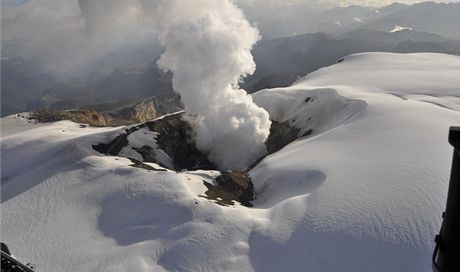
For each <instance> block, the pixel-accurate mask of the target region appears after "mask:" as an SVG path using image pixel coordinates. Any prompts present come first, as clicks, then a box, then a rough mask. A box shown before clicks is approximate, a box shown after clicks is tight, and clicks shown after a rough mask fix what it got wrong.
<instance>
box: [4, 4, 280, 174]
mask: <svg viewBox="0 0 460 272" xmlns="http://www.w3.org/2000/svg"><path fill="white" fill-rule="evenodd" d="M2 15H3V14H2ZM5 15H6V16H3V18H2V23H3V26H6V31H5V32H4V34H5V36H4V37H5V38H6V41H7V42H8V43H10V44H26V45H31V49H30V51H29V52H31V53H32V54H33V53H35V54H37V52H39V53H38V54H37V55H39V56H41V57H43V58H44V59H45V60H46V64H47V69H48V70H51V71H55V72H56V73H63V72H66V73H73V72H74V71H77V70H83V71H85V70H88V69H86V68H85V67H90V66H89V65H90V64H91V65H94V64H98V63H101V62H102V61H100V59H103V58H104V56H107V55H108V56H119V55H120V52H121V50H124V49H125V48H134V49H133V50H132V51H128V53H125V54H124V56H131V57H133V56H134V55H135V52H136V51H139V50H137V49H136V48H143V49H145V44H150V45H149V46H150V47H151V48H152V49H151V50H152V51H153V48H154V47H155V46H156V47H158V41H159V43H160V45H161V47H163V49H164V50H165V51H164V53H163V54H162V55H161V58H160V59H159V61H158V65H159V67H160V68H161V69H164V70H170V71H171V72H172V73H173V79H172V80H173V88H174V90H175V91H177V92H178V93H180V95H181V99H182V102H183V104H184V105H185V107H186V110H187V111H188V112H189V113H191V114H194V115H198V116H200V120H201V122H200V124H199V125H198V128H197V146H198V148H199V149H200V150H202V151H204V152H206V153H208V154H209V158H210V160H212V161H213V162H215V163H216V164H217V165H218V166H219V167H220V168H222V169H242V168H245V167H246V166H248V165H249V164H250V163H252V162H253V161H254V160H256V159H257V158H258V157H260V156H262V155H263V154H264V153H265V152H266V150H265V145H264V142H265V140H266V139H267V137H268V134H269V129H270V125H271V123H270V120H269V116H268V113H267V112H266V111H265V110H264V109H262V108H259V107H258V106H256V105H255V104H254V103H253V102H252V98H251V96H249V95H248V94H247V93H246V92H245V91H244V90H242V89H240V88H239V87H238V83H239V81H240V80H241V79H242V77H244V76H246V75H248V74H251V73H253V72H254V70H255V63H254V61H253V58H252V55H251V52H250V51H251V49H252V46H253V45H254V44H255V43H256V42H257V41H258V39H259V32H258V30H257V29H256V28H254V27H252V26H251V25H250V24H249V23H248V21H246V19H245V18H244V15H243V12H242V11H241V10H240V9H239V8H237V7H236V6H235V5H234V4H233V2H231V1H230V0H193V1H181V0H66V1H62V0H33V1H29V2H27V3H26V4H23V5H21V6H17V7H11V8H9V9H8V11H7V13H6V14H5ZM2 43H3V41H2ZM9 48H12V49H11V50H12V51H13V52H14V51H15V50H17V48H18V47H17V46H13V47H9ZM22 52H25V50H23V51H22ZM131 52H132V53H131ZM140 56H144V55H140ZM150 57H151V56H150ZM104 60H105V59H104ZM102 63H103V64H102V65H101V66H107V64H106V63H107V62H106V61H104V62H102ZM80 67H82V68H83V69H82V68H80ZM88 71H90V70H88ZM91 73H92V72H91Z"/></svg>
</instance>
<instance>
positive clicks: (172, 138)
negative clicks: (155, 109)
mask: <svg viewBox="0 0 460 272" xmlns="http://www.w3.org/2000/svg"><path fill="white" fill-rule="evenodd" d="M183 115H184V113H177V114H172V115H167V116H165V117H163V118H161V119H157V120H154V121H150V122H147V123H146V125H147V126H148V128H149V129H150V130H151V131H155V132H157V133H159V134H158V136H157V144H158V147H159V148H160V149H162V150H163V151H164V152H165V153H166V154H168V156H169V157H170V158H171V159H172V161H173V163H174V170H176V171H181V170H184V169H186V170H198V169H202V170H215V169H217V166H216V165H215V164H214V163H212V162H210V161H209V160H208V158H207V154H203V153H202V152H201V151H199V150H198V149H197V148H196V140H195V135H194V131H195V129H193V128H192V127H191V126H190V124H189V123H188V122H186V121H184V119H183V118H182V117H183Z"/></svg>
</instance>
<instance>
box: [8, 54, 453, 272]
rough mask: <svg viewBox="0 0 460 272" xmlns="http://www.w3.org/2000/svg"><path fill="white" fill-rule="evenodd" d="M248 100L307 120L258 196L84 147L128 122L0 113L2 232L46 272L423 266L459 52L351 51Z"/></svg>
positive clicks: (445, 162)
mask: <svg viewBox="0 0 460 272" xmlns="http://www.w3.org/2000/svg"><path fill="white" fill-rule="evenodd" d="M253 99H254V101H255V102H256V103H257V104H258V105H259V106H262V107H264V108H265V109H266V110H267V111H268V112H269V113H270V117H271V119H273V120H276V121H280V122H283V121H289V122H290V123H291V124H293V125H294V126H296V127H298V128H301V129H302V131H303V132H306V131H308V130H311V134H310V135H309V136H307V137H304V138H301V139H299V140H297V141H295V142H293V143H291V144H290V145H288V146H286V147H284V148H283V149H282V150H280V151H278V152H276V153H274V154H272V155H270V156H268V157H266V158H265V159H264V160H263V161H262V162H261V163H260V164H259V165H258V166H257V167H256V168H254V169H253V170H252V171H251V172H250V173H251V176H252V178H253V182H254V184H255V188H256V194H257V199H256V200H255V201H254V202H253V204H254V207H253V208H247V207H244V206H241V205H235V206H228V207H226V206H220V205H217V204H215V203H214V202H211V201H209V200H207V199H205V198H203V197H201V196H200V195H203V194H204V192H205V191H206V187H205V186H204V185H203V180H207V181H210V180H211V179H212V178H213V177H214V176H216V175H217V172H215V171H194V172H182V173H176V172H173V171H166V172H159V171H149V170H144V169H139V168H134V167H131V166H130V165H131V164H132V162H131V161H130V160H128V159H125V158H122V157H114V156H103V155H101V154H100V153H98V152H96V151H94V150H93V149H92V147H91V146H92V144H97V143H99V142H106V141H107V139H110V138H111V137H112V138H113V137H114V136H116V135H118V134H119V133H120V132H121V131H123V130H124V128H121V127H118V128H89V127H81V126H80V125H79V124H75V123H72V122H70V121H61V122H56V123H49V124H40V125H36V124H31V123H28V122H27V121H26V120H25V119H24V118H22V117H19V116H16V115H13V116H9V117H5V118H2V119H1V128H2V139H1V159H2V162H1V163H2V165H1V166H2V168H1V184H2V186H1V197H2V198H1V236H2V238H1V239H2V241H4V242H6V243H7V244H8V245H9V246H10V249H11V251H12V253H13V254H14V255H15V256H16V257H17V258H18V259H20V260H22V261H24V262H31V263H33V264H35V265H36V267H37V268H36V271H50V272H52V271H82V272H87V271H116V272H118V271H120V272H121V271H140V272H142V271H431V254H432V251H433V248H434V242H433V240H434V236H435V235H436V233H437V232H438V231H439V227H440V223H441V213H442V211H443V209H444V205H445V201H446V196H447V186H448V181H449V174H450V166H451V158H452V151H453V149H452V147H451V146H450V145H449V144H448V142H447V135H448V128H449V126H450V125H455V124H456V125H458V124H459V123H460V57H458V56H450V55H443V54H426V53H421V54H388V53H365V54H357V55H351V56H348V57H345V59H344V61H342V62H340V63H337V64H335V65H332V66H330V67H327V68H323V69H320V70H318V71H316V72H314V73H312V74H310V75H308V76H306V77H305V78H303V79H301V80H299V81H298V82H297V83H295V84H294V85H293V86H291V87H288V88H278V89H268V90H262V91H260V92H258V93H256V94H254V95H253ZM154 137H155V135H153V134H152V135H150V134H149V133H147V131H146V133H145V134H144V136H143V138H142V139H132V140H133V144H134V145H136V144H138V145H141V144H142V142H144V141H148V140H149V139H152V141H153V139H154ZM123 152H124V153H126V154H130V152H131V151H130V150H123ZM165 156H166V155H165ZM163 159H164V160H165V161H167V159H168V158H163Z"/></svg>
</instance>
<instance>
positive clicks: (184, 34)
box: [158, 0, 271, 169]
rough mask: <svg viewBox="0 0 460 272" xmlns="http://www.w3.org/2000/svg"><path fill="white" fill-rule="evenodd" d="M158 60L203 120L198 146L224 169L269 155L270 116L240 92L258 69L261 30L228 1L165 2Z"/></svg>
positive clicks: (177, 88)
mask: <svg viewBox="0 0 460 272" xmlns="http://www.w3.org/2000/svg"><path fill="white" fill-rule="evenodd" d="M163 4H166V5H167V6H166V7H163V8H162V11H170V12H171V13H170V14H168V13H163V15H164V16H165V17H163V18H162V22H161V23H162V25H161V28H160V41H161V43H162V44H163V45H164V47H165V49H166V51H165V52H164V54H163V55H162V56H161V58H160V60H159V61H158V65H159V66H160V68H162V69H166V70H170V71H172V73H173V87H174V89H175V90H176V91H177V92H179V93H180V95H181V99H182V102H183V103H184V105H185V107H186V110H187V111H188V112H189V113H192V114H197V115H199V116H201V117H202V121H201V123H200V125H199V128H198V131H197V147H198V148H199V149H200V150H202V151H205V152H208V153H209V159H210V160H212V161H213V162H215V163H216V164H217V165H218V166H219V167H220V168H221V169H242V168H245V167H247V166H248V165H249V164H250V163H252V162H253V161H254V160H256V159H257V158H258V157H259V156H261V155H263V154H264V153H265V152H266V150H265V145H264V142H265V140H266V139H267V137H268V135H269V131H270V125H271V122H270V120H269V116H268V113H267V112H266V111H265V110H264V109H262V108H260V107H258V106H257V105H255V104H254V103H253V101H252V98H251V96H250V95H248V94H247V93H246V92H245V91H244V90H242V89H240V88H239V87H238V82H239V80H240V79H241V77H244V76H246V75H248V74H251V73H253V72H254V70H255V63H254V60H253V58H252V55H251V53H250V50H251V48H252V46H253V45H254V43H255V42H256V41H257V40H258V39H259V33H258V31H257V29H255V28H254V27H252V26H251V25H250V24H249V23H248V22H247V21H246V20H245V18H244V16H243V13H242V12H241V10H240V9H238V8H237V7H236V6H235V5H234V4H233V3H231V2H230V1H228V0H220V1H215V0H199V1H163Z"/></svg>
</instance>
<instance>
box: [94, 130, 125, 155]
mask: <svg viewBox="0 0 460 272" xmlns="http://www.w3.org/2000/svg"><path fill="white" fill-rule="evenodd" d="M127 145H128V134H127V133H123V134H120V135H118V136H117V137H115V139H113V140H112V141H111V142H110V143H108V144H104V143H100V144H97V145H93V149H94V150H96V151H97V152H99V153H102V154H106V155H111V156H116V155H118V153H120V150H121V149H122V148H123V147H125V146H127Z"/></svg>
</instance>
